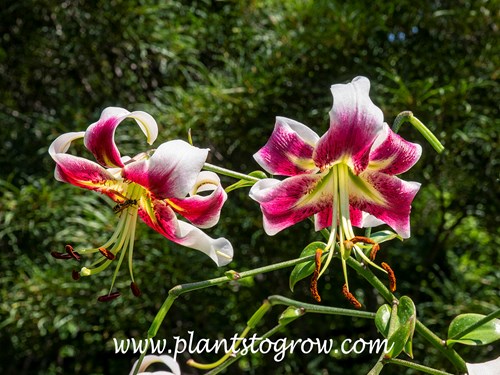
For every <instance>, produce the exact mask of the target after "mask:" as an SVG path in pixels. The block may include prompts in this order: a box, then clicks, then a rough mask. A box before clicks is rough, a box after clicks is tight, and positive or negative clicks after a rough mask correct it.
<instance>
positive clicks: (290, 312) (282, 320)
mask: <svg viewBox="0 0 500 375" xmlns="http://www.w3.org/2000/svg"><path fill="white" fill-rule="evenodd" d="M304 314H305V312H304V309H301V308H298V307H292V306H289V307H288V308H287V309H286V310H285V311H283V313H282V314H281V315H280V317H279V319H278V322H279V324H280V325H287V324H288V323H290V322H292V321H294V320H295V319H297V318H299V317H301V316H302V315H304Z"/></svg>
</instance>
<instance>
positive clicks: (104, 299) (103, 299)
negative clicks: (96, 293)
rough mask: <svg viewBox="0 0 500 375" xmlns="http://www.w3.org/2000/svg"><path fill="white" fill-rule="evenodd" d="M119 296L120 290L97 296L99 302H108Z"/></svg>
mask: <svg viewBox="0 0 500 375" xmlns="http://www.w3.org/2000/svg"><path fill="white" fill-rule="evenodd" d="M118 297H120V292H113V293H110V294H105V295H104V296H100V297H98V298H97V300H98V301H99V302H108V301H111V300H114V299H115V298H118Z"/></svg>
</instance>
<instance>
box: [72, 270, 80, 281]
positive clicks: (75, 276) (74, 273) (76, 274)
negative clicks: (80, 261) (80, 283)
mask: <svg viewBox="0 0 500 375" xmlns="http://www.w3.org/2000/svg"><path fill="white" fill-rule="evenodd" d="M71 277H72V278H73V280H80V272H78V271H77V270H73V271H72V272H71Z"/></svg>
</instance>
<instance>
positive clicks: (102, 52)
mask: <svg viewBox="0 0 500 375" xmlns="http://www.w3.org/2000/svg"><path fill="white" fill-rule="evenodd" d="M493 4H494V2H489V1H486V0H482V1H480V0H471V1H467V0H458V1H446V0H442V1H438V0H435V1H421V0H420V1H414V0H412V1H409V0H402V1H386V2H379V1H375V2H366V1H359V0H356V1H349V2H343V1H326V0H323V1H322V0H319V1H303V0H300V1H299V0H292V1H274V0H268V1H258V0H254V1H241V2H240V1H208V0H206V1H202V0H199V1H191V2H182V1H166V2H156V1H151V0H142V1H130V0H112V1H95V2H87V1H83V0H80V1H78V0H74V1H72V0H67V1H55V0H35V1H28V0H19V1H16V2H8V4H4V5H2V7H1V8H0V87H1V91H0V121H1V122H2V126H1V127H0V134H1V139H2V140H3V147H2V148H1V149H0V163H1V164H0V165H1V176H0V177H1V180H0V191H1V197H0V246H1V248H2V250H3V251H2V253H1V255H0V257H1V259H0V280H1V284H0V293H1V299H0V300H1V301H0V327H1V330H0V342H1V347H2V351H1V352H0V370H1V372H2V373H16V374H35V373H36V374H63V373H74V374H88V373H92V374H118V373H120V374H123V373H128V371H129V369H130V368H131V364H132V363H133V360H134V359H135V358H134V356H132V355H131V354H130V355H123V354H114V347H113V342H112V338H113V337H115V338H126V337H135V338H141V337H143V335H144V333H145V332H146V330H147V328H148V327H149V324H150V322H151V320H152V318H153V317H154V315H155V314H156V312H157V310H158V308H159V306H160V305H161V303H162V302H163V299H164V298H165V296H166V293H167V291H168V290H169V289H170V288H171V287H173V286H174V285H176V284H179V283H186V282H191V281H198V280H202V279H206V278H207V277H216V276H219V275H221V273H222V272H223V271H224V270H218V269H216V268H215V267H214V266H213V264H212V263H211V261H210V260H209V259H208V258H207V257H205V256H203V255H202V254H199V253H197V252H195V251H190V250H186V249H184V248H180V247H178V246H174V245H172V244H171V243H168V241H166V240H165V239H164V238H162V237H161V236H159V235H158V234H156V233H152V231H151V230H149V228H146V226H139V233H138V237H137V238H138V239H137V243H136V251H135V254H134V258H135V270H136V275H137V279H138V282H139V283H140V286H141V289H142V290H143V292H144V293H143V296H142V297H141V298H133V296H132V295H131V293H124V295H123V296H122V297H121V298H120V299H117V300H115V301H113V302H111V303H108V304H99V303H97V301H96V297H97V296H98V295H100V294H102V293H104V291H105V290H106V288H107V287H109V282H110V279H111V271H110V272H107V273H104V274H100V275H98V276H96V277H92V278H88V279H84V280H80V281H79V282H73V280H71V269H72V266H75V265H74V264H71V262H58V261H56V260H55V259H53V258H52V257H50V255H49V254H50V251H54V250H55V251H61V249H62V248H63V247H64V245H65V244H66V243H72V244H74V245H75V246H86V245H88V244H93V245H97V244H99V243H102V242H104V241H105V239H106V238H107V236H109V235H110V234H111V233H112V230H113V225H114V223H115V221H116V218H115V217H114V215H113V213H112V210H111V209H110V208H109V205H108V203H107V202H106V201H105V200H103V199H102V198H101V197H99V196H98V195H96V194H93V193H90V192H86V191H79V190H78V189H77V188H74V187H72V186H66V185H63V184H60V183H57V182H56V181H55V180H54V179H53V178H52V173H53V172H52V171H53V168H54V164H53V162H52V160H51V159H50V157H49V156H48V154H47V149H48V146H49V144H50V142H51V141H52V140H53V139H54V138H55V137H56V136H57V135H59V134H61V133H63V132H67V131H78V130H84V129H85V128H86V127H87V126H88V125H89V124H90V123H91V122H94V121H95V120H96V119H97V118H98V116H99V113H100V111H101V110H102V109H103V108H105V107H106V106H110V105H113V106H122V107H125V108H127V109H130V110H138V109H142V110H147V111H149V112H150V113H152V114H153V115H154V116H155V118H156V119H157V120H158V122H159V124H160V128H161V129H160V131H161V134H160V136H159V139H160V141H164V140H167V139H172V138H176V137H180V138H183V139H185V138H186V137H187V131H188V129H192V133H193V139H194V142H195V144H196V145H199V146H203V147H207V146H208V147H210V148H211V149H212V150H213V152H212V153H211V160H210V162H212V163H214V164H217V165H220V166H223V167H227V168H234V169H236V170H240V171H242V172H250V171H252V170H256V169H258V166H257V164H256V163H255V162H254V161H253V159H252V157H251V155H252V154H253V153H254V152H255V151H256V150H258V148H259V147H261V146H262V145H263V144H264V143H265V141H266V139H267V137H268V136H269V134H270V133H271V131H272V128H273V125H274V117H275V116H276V115H282V116H287V117H290V118H293V119H296V120H298V121H301V122H303V123H305V124H308V125H309V126H311V127H312V128H313V129H315V130H316V131H317V132H318V133H320V134H322V133H323V132H324V131H325V130H326V128H327V126H328V110H329V108H330V106H331V97H330V93H329V86H330V85H331V84H332V83H338V82H345V81H349V80H351V79H352V78H353V77H354V76H356V75H365V76H367V77H369V78H370V79H371V81H372V92H371V96H372V98H373V101H374V102H375V103H376V104H377V105H379V106H380V107H381V108H382V109H383V111H384V114H385V118H386V121H388V122H389V123H391V122H392V120H393V119H394V117H395V116H396V115H397V114H398V113H399V112H400V111H403V110H411V111H413V112H414V114H415V115H416V116H417V117H418V118H420V119H421V120H422V121H423V122H424V123H425V124H426V125H427V126H428V127H429V128H430V129H432V130H433V131H434V132H435V133H436V135H437V136H438V137H439V138H440V139H441V140H442V141H443V143H444V145H445V146H446V152H445V153H444V154H443V155H439V156H438V155H436V154H435V153H434V151H433V150H432V149H431V148H430V147H429V146H428V145H425V144H424V141H423V138H422V137H421V136H420V135H419V134H418V133H417V132H416V131H415V130H413V129H411V128H410V127H409V126H408V127H403V129H402V130H401V133H402V135H403V136H404V137H405V138H407V139H410V140H414V141H417V142H419V143H421V144H423V147H424V156H423V157H422V159H421V160H420V162H419V163H418V165H417V166H416V167H415V168H413V169H412V170H411V172H409V173H407V174H406V175H405V179H408V180H414V181H419V182H421V183H422V189H421V191H420V192H419V194H418V195H417V198H416V200H415V202H414V207H413V212H412V230H413V236H412V238H411V239H410V240H408V241H405V242H404V243H403V244H401V243H392V242H391V243H390V244H384V246H383V247H382V251H381V253H380V256H381V260H387V261H388V262H389V263H390V264H391V265H392V267H393V269H394V270H395V272H396V274H397V275H399V279H398V287H399V289H398V293H400V295H403V294H406V295H408V296H410V297H411V298H412V299H413V300H414V301H415V304H416V305H417V310H418V317H419V318H420V319H421V320H423V321H424V323H426V324H428V325H429V326H430V327H431V328H432V329H434V330H435V332H436V333H437V334H438V335H442V336H444V335H445V333H446V328H447V326H448V324H449V322H450V321H451V320H452V319H453V317H454V316H455V315H457V314H460V313H464V312H474V313H483V314H487V313H489V312H491V311H492V310H493V309H495V308H497V307H498V306H499V305H500V298H499V293H498V290H499V286H500V285H499V282H498V280H500V271H499V269H498V264H499V250H498V249H499V245H500V241H499V231H498V225H499V221H500V220H499V210H498V208H499V201H498V199H499V198H498V182H499V168H498V154H497V153H498V139H499V137H498V132H499V129H500V126H499V125H500V124H499V120H498V117H497V116H498V98H499V87H498V84H497V79H498V66H499V56H500V53H499V52H500V51H499V50H498V8H496V7H495V6H494V5H493ZM139 134H140V132H139V131H137V129H136V128H134V127H133V126H123V127H120V129H119V130H118V134H117V142H119V144H120V145H124V150H125V151H127V150H129V149H130V152H131V153H132V152H133V151H134V150H136V147H138V146H140V147H143V144H144V143H143V141H142V139H141V138H140V136H139ZM139 139H140V141H138V140H139ZM124 153H125V154H126V153H127V152H124ZM223 180H224V183H226V184H229V183H232V182H233V181H231V180H230V179H223ZM211 233H212V234H213V235H224V236H225V237H227V238H229V239H231V241H232V242H233V244H234V247H235V258H234V262H233V263H232V264H231V265H230V267H231V268H234V269H237V270H245V269H249V268H254V267H258V266H263V265H266V264H270V263H272V262H277V261H282V260H286V259H291V258H293V257H296V256H298V254H299V253H300V252H301V250H302V248H303V247H305V246H306V245H307V243H308V242H310V241H312V240H315V239H318V238H319V237H318V236H317V235H315V234H314V232H313V231H312V228H311V226H310V225H309V224H308V223H301V224H298V225H296V227H295V229H294V230H291V231H285V233H281V234H279V235H277V236H275V237H273V238H269V237H267V236H265V235H264V233H263V230H262V226H261V218H260V213H259V209H258V207H256V205H255V204H254V203H253V202H250V201H249V199H248V197H247V196H246V191H242V190H238V191H234V192H231V193H230V199H229V201H228V203H227V204H226V206H225V208H224V209H223V215H222V218H221V221H220V225H218V226H217V228H216V229H214V230H213V231H212V232H211ZM78 267H79V266H78ZM337 271H339V264H333V266H332V267H331V268H330V271H329V272H328V275H326V277H324V278H322V279H321V282H320V292H321V294H322V296H323V299H324V303H325V304H327V305H328V304H330V305H335V306H344V307H348V303H347V302H346V301H345V300H344V299H343V297H342V296H341V292H340V289H341V285H342V277H341V275H340V272H337ZM289 272H290V270H284V271H279V272H276V273H273V274H266V275H262V276H259V277H256V278H255V279H253V280H250V282H245V283H231V284H228V285H225V286H221V287H217V288H212V289H208V290H204V291H200V292H193V293H191V294H188V295H186V296H183V297H182V298H180V299H178V301H177V302H176V303H175V305H174V308H173V309H172V310H171V311H170V313H169V315H168V317H167V319H166V321H165V323H164V325H163V327H162V328H161V330H160V333H159V337H160V338H166V339H167V340H168V339H171V338H172V337H173V336H175V335H179V336H181V337H183V336H184V337H185V336H187V331H189V330H194V331H195V332H196V335H197V336H198V337H200V338H203V337H207V338H208V337H210V338H217V337H227V338H229V337H232V335H233V334H234V333H235V332H238V331H240V330H241V329H242V328H243V327H244V324H245V322H246V320H247V319H248V318H249V317H250V316H251V314H252V312H253V311H255V310H256V309H257V308H258V307H259V306H260V303H261V301H262V300H263V299H264V298H265V297H266V296H268V295H269V294H284V295H288V296H292V297H293V298H297V299H302V300H305V301H310V300H311V297H310V296H309V294H308V290H307V289H308V288H307V285H305V284H304V283H303V284H300V283H299V284H297V287H296V288H295V293H294V294H293V295H292V294H291V293H290V292H289V290H288V287H287V285H288V275H289ZM125 273H126V272H125V271H124V272H121V274H120V275H119V277H118V285H117V286H118V288H122V289H123V290H126V287H127V284H128V276H126V275H125ZM351 282H352V284H353V290H354V291H355V293H356V295H357V296H359V298H360V299H361V300H362V301H363V302H364V304H365V305H366V306H367V309H368V310H370V311H375V310H376V309H377V307H378V306H379V304H380V302H381V301H380V300H379V298H378V297H377V296H376V295H375V293H374V292H373V291H372V290H371V288H370V287H369V286H368V285H367V283H365V282H363V280H361V279H359V278H357V277H356V276H355V275H351ZM279 313H280V311H277V310H276V311H275V310H273V311H272V312H271V314H270V315H269V316H268V317H267V319H266V322H265V323H264V324H262V326H260V327H259V330H260V331H261V332H264V330H266V329H268V328H270V327H272V326H273V325H274V324H275V322H276V319H277V317H278V315H279ZM286 334H287V335H288V337H290V338H305V337H320V338H333V339H334V340H335V342H336V343H337V344H338V345H340V343H341V342H342V340H343V339H344V338H346V337H349V338H358V337H364V338H375V337H378V336H377V333H376V331H375V328H374V326H373V324H372V322H366V321H361V320H355V319H351V318H339V317H331V316H325V317H320V319H318V317H311V316H307V315H306V316H305V317H303V318H301V319H299V320H298V321H296V322H294V323H293V324H292V325H290V326H289V327H287V329H286ZM414 345H415V348H414V353H415V356H416V358H417V359H418V360H420V361H422V362H423V363H424V364H427V365H430V366H438V367H442V368H445V369H448V370H451V369H450V368H449V365H448V364H447V363H446V361H445V360H444V359H443V358H442V357H440V356H439V355H437V354H436V353H434V352H433V351H432V350H430V349H429V348H428V346H427V345H426V343H425V342H423V341H422V339H421V338H419V337H418V335H417V337H415V342H414ZM460 353H461V354H463V355H464V357H465V358H466V359H467V360H468V361H477V362H479V361H481V360H484V359H491V358H493V357H494V355H495V353H496V354H497V355H498V348H497V349H496V352H495V348H494V347H493V346H491V345H490V346H487V347H485V348H480V349H478V348H472V349H470V348H467V349H463V348H460ZM103 358H104V360H103ZM180 359H181V360H185V359H187V357H183V358H180ZM196 359H198V360H202V361H212V360H215V359H216V357H215V356H211V355H207V356H203V357H196ZM375 359H376V358H375V357H373V356H371V355H368V354H360V355H352V356H341V357H338V356H336V355H334V354H332V355H331V356H327V355H322V356H318V355H312V354H311V355H288V356H287V358H286V359H285V360H284V361H283V362H279V363H275V362H274V361H273V359H272V356H265V355H264V356H254V357H247V358H244V359H243V360H242V361H240V362H239V363H238V364H237V365H234V366H232V367H231V368H230V370H229V373H231V374H262V373H270V372H269V371H272V373H273V374H299V373H300V374H319V373H321V374H343V373H347V372H348V373H360V374H361V373H366V371H367V370H368V369H369V368H370V367H371V365H372V364H373V363H374V362H375ZM270 369H272V370H270ZM402 371H403V370H402V369H401V368H391V367H388V368H387V369H384V373H387V374H391V373H394V374H401V373H402ZM186 373H191V374H195V373H196V371H194V370H192V369H186ZM407 373H408V374H410V373H412V372H411V371H408V372H407Z"/></svg>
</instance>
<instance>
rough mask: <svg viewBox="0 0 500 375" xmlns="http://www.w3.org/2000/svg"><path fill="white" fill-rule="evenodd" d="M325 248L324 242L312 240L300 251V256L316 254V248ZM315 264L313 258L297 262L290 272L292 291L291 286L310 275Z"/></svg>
mask: <svg viewBox="0 0 500 375" xmlns="http://www.w3.org/2000/svg"><path fill="white" fill-rule="evenodd" d="M325 248H326V244H325V243H324V242H319V241H317V242H312V243H310V244H309V245H307V246H306V248H305V249H304V250H302V252H301V253H300V258H302V257H305V256H308V255H314V254H316V250H317V249H321V250H324V249H325ZM315 267H316V265H315V263H314V260H310V261H307V262H303V263H300V264H297V265H296V266H295V267H294V268H293V270H292V273H290V280H289V284H290V290H291V291H292V292H293V287H294V286H295V284H296V283H297V282H298V281H300V280H302V279H304V278H306V277H307V276H309V275H311V274H312V273H313V272H314V269H315Z"/></svg>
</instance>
